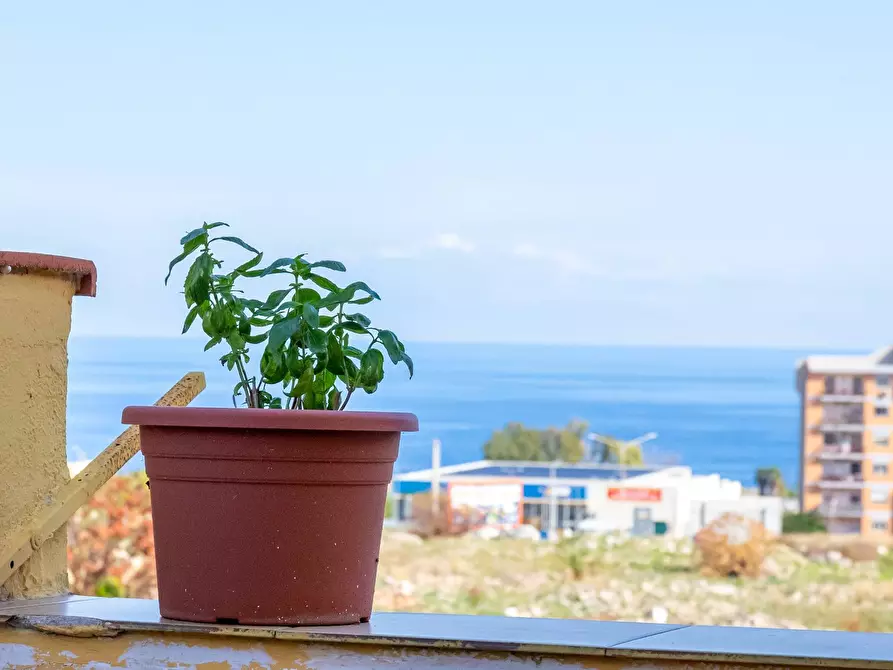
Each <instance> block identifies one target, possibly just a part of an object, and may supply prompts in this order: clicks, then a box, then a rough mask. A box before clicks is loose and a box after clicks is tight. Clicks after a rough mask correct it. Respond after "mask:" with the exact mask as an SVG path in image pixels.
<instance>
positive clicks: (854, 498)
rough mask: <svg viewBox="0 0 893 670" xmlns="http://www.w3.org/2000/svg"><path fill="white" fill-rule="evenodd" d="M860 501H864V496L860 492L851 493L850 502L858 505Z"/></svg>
mask: <svg viewBox="0 0 893 670" xmlns="http://www.w3.org/2000/svg"><path fill="white" fill-rule="evenodd" d="M860 502H862V496H860V495H859V494H858V493H852V494H850V503H852V504H853V505H858V504H859V503H860Z"/></svg>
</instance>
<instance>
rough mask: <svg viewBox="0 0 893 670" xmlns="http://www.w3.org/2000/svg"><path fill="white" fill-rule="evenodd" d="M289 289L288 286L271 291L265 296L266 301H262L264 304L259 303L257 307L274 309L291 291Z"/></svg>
mask: <svg viewBox="0 0 893 670" xmlns="http://www.w3.org/2000/svg"><path fill="white" fill-rule="evenodd" d="M291 291H292V290H291V289H290V288H281V289H279V290H276V291H273V292H272V293H271V294H270V295H269V297H268V298H267V300H266V302H264V304H263V305H261V306H260V308H259V309H264V310H266V309H275V308H276V307H278V306H279V303H281V302H282V301H283V300H285V298H286V296H287V295H288V294H289V293H291Z"/></svg>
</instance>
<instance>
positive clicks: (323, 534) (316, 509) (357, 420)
mask: <svg viewBox="0 0 893 670" xmlns="http://www.w3.org/2000/svg"><path fill="white" fill-rule="evenodd" d="M123 422H124V423H128V424H138V425H139V426H140V440H141V443H142V451H143V454H144V455H145V457H146V472H147V474H148V476H149V482H150V486H151V498H152V515H153V520H154V533H155V560H156V564H157V572H158V600H159V605H160V607H161V615H162V616H164V617H168V618H171V619H184V620H187V621H203V622H226V623H241V624H280V625H298V624H302V625H312V624H347V623H356V622H360V621H365V620H367V619H368V618H369V616H370V614H371V612H372V595H373V591H374V589H375V574H376V570H377V568H378V551H379V544H380V542H381V530H382V523H383V521H384V506H385V498H386V496H387V486H388V482H389V481H390V480H391V474H392V472H393V466H394V461H395V460H396V458H397V449H398V447H399V444H400V433H401V432H402V431H415V430H418V420H417V419H416V417H415V416H413V415H412V414H383V413H367V412H326V411H309V410H303V411H301V410H299V411H292V410H267V409H264V410H259V409H206V408H199V407H128V408H126V409H125V410H124V415H123Z"/></svg>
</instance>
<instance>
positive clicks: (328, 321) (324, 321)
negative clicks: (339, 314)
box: [319, 314, 335, 328]
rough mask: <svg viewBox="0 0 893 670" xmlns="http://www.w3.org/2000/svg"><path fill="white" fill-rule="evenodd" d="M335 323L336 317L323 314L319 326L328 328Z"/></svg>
mask: <svg viewBox="0 0 893 670" xmlns="http://www.w3.org/2000/svg"><path fill="white" fill-rule="evenodd" d="M334 322H335V317H334V316H331V315H329V314H322V315H321V316H320V317H319V326H320V328H328V327H329V326H331V325H332V324H333V323H334Z"/></svg>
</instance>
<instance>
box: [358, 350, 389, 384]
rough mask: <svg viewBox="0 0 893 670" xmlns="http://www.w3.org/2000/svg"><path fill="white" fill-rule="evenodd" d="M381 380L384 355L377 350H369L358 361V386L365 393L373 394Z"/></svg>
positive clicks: (382, 377)
mask: <svg viewBox="0 0 893 670" xmlns="http://www.w3.org/2000/svg"><path fill="white" fill-rule="evenodd" d="M382 379H384V354H382V353H381V352H380V351H379V350H378V349H369V350H367V351H366V353H365V354H363V358H361V359H360V378H359V382H360V386H362V387H363V390H364V391H366V393H374V392H375V390H376V389H377V388H378V383H379V382H380V381H381V380H382Z"/></svg>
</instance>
